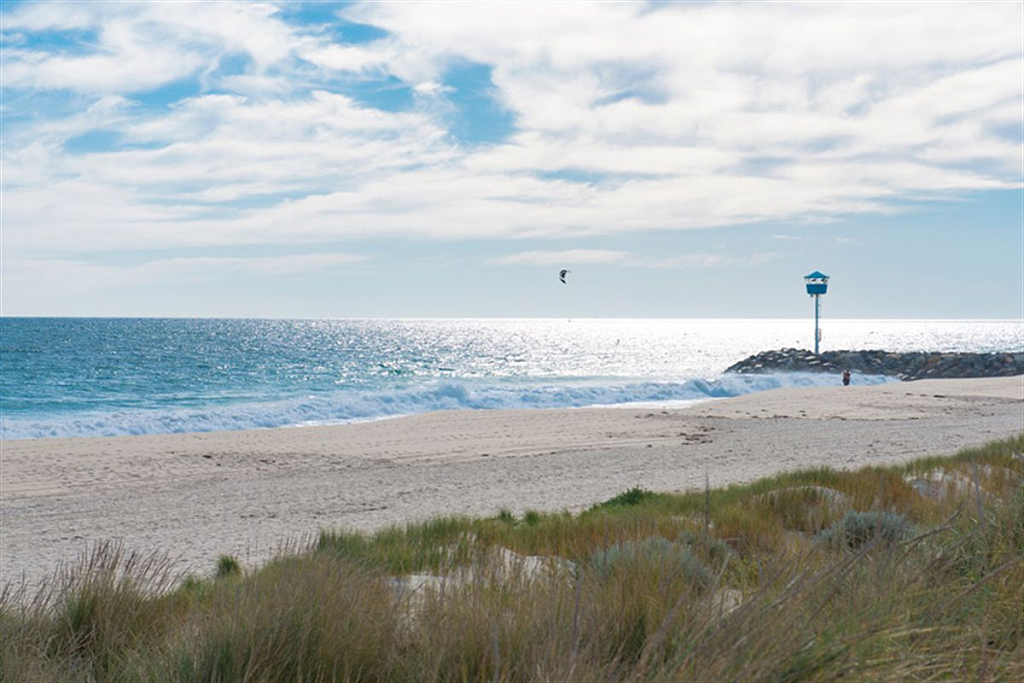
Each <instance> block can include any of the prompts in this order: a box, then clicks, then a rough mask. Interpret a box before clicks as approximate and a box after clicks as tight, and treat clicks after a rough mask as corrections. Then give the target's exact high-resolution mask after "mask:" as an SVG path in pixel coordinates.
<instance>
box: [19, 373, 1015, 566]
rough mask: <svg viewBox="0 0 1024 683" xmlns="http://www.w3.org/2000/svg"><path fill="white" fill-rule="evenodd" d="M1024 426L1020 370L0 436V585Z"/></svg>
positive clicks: (943, 443)
mask: <svg viewBox="0 0 1024 683" xmlns="http://www.w3.org/2000/svg"><path fill="white" fill-rule="evenodd" d="M1021 431H1024V376H1018V377H1008V378H999V379H968V380H962V379H961V380H926V381H919V382H905V383H893V384H887V385H879V386H872V387H841V386H840V387H827V388H810V389H780V390H776V391H770V392H764V393H759V394H752V395H749V396H744V397H740V398H735V399H726V400H721V401H713V402H708V403H702V404H698V405H696V406H693V407H690V408H688V409H683V410H658V409H650V408H645V409H635V408H634V409H603V408H593V409H578V410H500V411H452V412H436V413H429V414H426V415H418V416H413V417H406V418H400V419H395V420H385V421H381V422H371V423H364V424H353V425H344V426H337V427H308V428H300V429H272V430H252V431H241V432H213V433H203V434H174V435H153V436H136V437H116V438H80V439H40V440H27V441H4V442H0V448H2V455H0V531H2V537H0V538H2V549H0V562H2V566H0V582H7V581H12V580H20V579H21V578H22V577H25V578H26V579H27V580H29V581H30V582H35V581H37V580H39V578H41V576H42V575H44V574H46V573H49V572H50V571H52V570H53V569H54V568H55V567H56V566H57V564H58V563H59V562H60V561H62V560H69V559H72V558H74V557H75V555H76V554H77V553H79V552H80V551H82V550H83V549H84V548H85V547H86V546H87V544H93V543H96V542H98V541H101V540H104V539H112V538H114V539H121V540H122V541H123V542H124V543H125V545H126V546H127V547H129V548H133V549H138V550H142V551H146V552H149V551H159V552H166V553H168V554H170V555H171V556H172V557H177V558H180V559H181V562H182V567H183V568H188V569H192V570H198V571H204V572H208V571H209V570H210V569H211V568H212V567H213V562H214V560H215V558H216V557H217V556H218V555H219V554H221V553H232V554H235V555H237V556H238V557H240V558H242V560H243V562H244V563H245V562H248V563H255V562H258V561H261V560H263V559H266V558H267V557H268V556H270V555H271V554H272V553H273V552H274V551H275V549H277V548H278V547H279V546H280V544H282V543H283V542H285V541H288V540H297V539H300V538H303V537H304V538H309V537H311V536H312V535H313V534H315V533H316V532H317V531H318V529H320V528H324V527H329V528H351V529H363V530H371V529H376V528H380V527H382V526H385V525H388V524H393V523H403V522H407V521H412V520H416V519H422V518H424V517H429V516H433V515H438V514H470V515H493V514H496V513H497V511H498V510H499V509H500V508H503V507H505V508H508V509H510V510H512V511H513V512H516V513H522V512H523V511H524V510H526V509H530V508H533V509H537V510H546V511H547V510H561V509H569V510H573V511H575V510H579V509H582V508H584V507H587V506H590V505H592V504H594V503H596V502H599V501H601V500H604V499H606V498H609V497H611V496H613V495H615V494H617V493H619V492H621V491H623V490H625V489H627V488H629V487H632V486H642V487H645V488H649V489H653V490H660V491H672V490H683V489H687V488H694V487H701V486H703V483H704V476H705V472H707V474H708V476H709V477H710V480H711V484H712V486H720V485H724V484H728V483H733V482H741V481H748V480H751V479H755V478H758V477H762V476H765V475H768V474H771V473H774V472H779V471H782V470H791V469H795V468H801V467H809V466H818V465H828V466H832V467H838V468H856V467H861V466H863V465H871V464H887V463H897V462H901V461H905V460H910V459H912V458H916V457H919V456H924V455H932V454H946V453H951V452H953V451H955V450H957V449H959V448H963V447H966V446H972V445H977V444H981V443H984V442H986V441H989V440H992V439H1001V438H1006V437H1008V436H1010V435H1012V434H1014V433H1017V432H1021Z"/></svg>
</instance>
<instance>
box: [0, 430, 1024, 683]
mask: <svg viewBox="0 0 1024 683" xmlns="http://www.w3.org/2000/svg"><path fill="white" fill-rule="evenodd" d="M1021 452H1024V435H1021V436H1018V437H1016V438H1014V439H1011V440H1009V441H1006V442H1000V443H994V444H990V445H989V446H986V447H984V448H979V449H973V450H970V451H964V452H961V453H959V454H957V455H955V456H951V457H945V458H930V459H928V460H926V461H918V462H916V463H911V464H910V465H906V466H900V467H893V468H871V469H864V470H858V471H856V472H839V471H833V470H824V469H821V470H808V471H801V472H794V473H789V474H784V475H779V476H776V477H772V478H769V479H764V480H760V481H757V482H754V483H752V484H749V485H745V486H732V487H729V488H726V489H714V490H712V489H709V490H707V491H694V492H690V493H684V494H661V493H659V494H655V493H651V492H647V491H642V490H640V489H633V490H631V491H627V492H625V493H624V494H622V495H620V496H617V497H616V498H614V499H612V500H610V501H608V502H607V504H602V505H597V506H595V507H593V508H591V509H590V510H587V511H586V512H583V513H581V514H578V515H570V514H568V513H556V514H543V513H536V512H534V513H532V514H530V515H528V516H524V517H523V518H522V519H517V518H516V517H515V516H514V515H512V514H511V513H510V512H507V511H505V512H503V513H502V514H500V515H498V516H497V517H495V518H491V519H470V518H461V517H453V518H441V519H436V520H432V521H430V522H427V523H423V524H414V525H408V526H405V527H395V528H391V529H386V530H384V531H381V532H379V533H377V534H374V535H372V536H370V535H363V534H353V533H345V532H331V531H324V532H322V533H321V534H320V536H319V538H318V539H317V541H316V542H315V543H313V544H311V545H309V546H308V547H303V548H299V549H297V550H296V551H294V552H291V553H289V554H287V555H282V556H281V557H279V558H277V559H275V560H274V561H272V562H270V563H269V564H267V565H266V566H264V567H262V568H259V569H255V570H246V569H245V568H241V567H239V566H238V565H237V563H234V562H233V561H231V562H228V561H227V560H222V561H221V564H220V569H219V570H217V569H216V568H214V567H211V573H210V576H209V577H208V578H197V577H194V576H189V577H184V576H178V575H176V574H175V573H174V572H173V571H171V569H170V567H169V565H168V564H167V563H165V562H162V561H160V560H159V559H155V558H152V557H142V556H138V555H133V554H131V553H128V552H126V551H124V550H123V549H121V548H119V547H117V546H111V545H104V546H100V547H98V548H97V549H95V551H94V552H93V553H91V554H90V555H88V556H86V557H84V558H83V559H82V561H81V562H80V563H78V564H76V565H73V566H70V567H67V568H65V569H64V570H63V571H62V572H60V573H59V574H58V575H55V576H54V577H53V578H52V579H51V580H50V581H49V582H48V583H47V584H46V585H45V586H44V587H43V588H42V589H41V590H39V591H37V592H32V593H31V594H30V593H29V592H27V591H26V590H24V589H19V588H18V587H15V586H7V587H5V588H4V589H3V592H2V595H0V678H2V680H3V681H11V682H15V681H44V680H45V681H51V680H52V681H152V680H161V681H165V680H166V681H211V682H212V681H278V680H289V681H426V680H458V681H462V680H468V681H528V680H550V681H562V680H572V681H592V680H610V681H620V680H621V681H644V680H680V681H712V680H715V681H717V680H779V681H805V680H806V681H824V680H837V679H844V678H845V679H850V678H853V679H858V680H921V681H928V680H994V681H995V680H1005V681H1012V680H1022V679H1024V615H1022V605H1024V492H1022V491H1024V489H1022V485H1021V484H1022V481H1024V480H1022V476H1024V460H1021V459H1020V458H1019V457H1014V456H1013V455H1012V453H1021ZM936 470H944V471H946V472H947V473H948V474H949V476H954V475H955V476H958V477H961V478H963V479H964V481H969V483H970V486H969V487H966V488H962V489H961V490H958V491H952V492H951V495H946V496H936V497H931V498H929V497H925V496H922V495H920V494H919V493H917V492H916V491H915V490H914V489H913V487H912V486H911V485H910V484H909V483H908V481H907V478H908V477H913V476H916V475H919V474H921V473H923V472H930V471H936ZM953 494H957V495H953ZM837 539H839V541H837ZM509 551H511V552H509ZM512 553H516V554H518V555H513V554H512ZM530 555H540V556H544V557H546V558H557V559H549V560H547V561H544V560H530V559H529V558H528V557H527V556H530ZM510 558H513V560H514V561H513V564H514V565H515V566H513V567H511V568H510V566H509V562H510ZM229 559H230V558H229ZM228 565H230V566H228ZM412 575H414V576H412Z"/></svg>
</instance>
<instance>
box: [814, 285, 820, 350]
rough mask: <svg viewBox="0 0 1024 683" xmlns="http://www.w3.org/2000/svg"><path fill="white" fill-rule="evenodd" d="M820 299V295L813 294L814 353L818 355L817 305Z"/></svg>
mask: <svg viewBox="0 0 1024 683" xmlns="http://www.w3.org/2000/svg"><path fill="white" fill-rule="evenodd" d="M820 301H821V295H820V294H815V295H814V355H815V356H817V355H818V306H819V303H820Z"/></svg>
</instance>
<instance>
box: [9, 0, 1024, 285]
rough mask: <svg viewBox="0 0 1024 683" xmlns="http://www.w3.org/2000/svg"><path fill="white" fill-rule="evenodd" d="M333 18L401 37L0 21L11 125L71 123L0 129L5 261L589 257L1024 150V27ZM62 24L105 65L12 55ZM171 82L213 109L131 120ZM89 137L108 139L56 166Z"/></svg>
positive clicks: (270, 26)
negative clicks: (496, 248) (137, 256)
mask: <svg viewBox="0 0 1024 683" xmlns="http://www.w3.org/2000/svg"><path fill="white" fill-rule="evenodd" d="M344 12H345V14H346V16H347V17H349V18H351V19H353V20H357V21H360V22H363V23H368V24H372V25H375V26H378V27H381V28H383V29H385V30H386V31H387V32H388V36H387V37H386V38H384V39H381V40H376V41H373V42H370V43H364V44H359V45H355V44H340V43H335V42H332V41H331V38H330V34H328V33H322V32H317V31H307V30H304V29H303V28H302V27H298V26H294V25H290V24H288V23H287V22H286V19H285V18H284V15H283V14H282V13H281V12H280V11H279V7H277V6H275V5H273V4H267V3H200V4H178V3H96V4H86V3H71V4H67V5H64V4H55V3H36V4H26V5H20V6H17V7H16V8H15V9H14V10H13V11H10V12H6V13H5V14H4V31H5V38H11V45H12V46H13V47H12V48H11V49H10V50H9V51H8V52H7V55H8V56H7V58H6V59H5V65H4V74H3V75H4V82H5V88H6V89H13V90H14V91H17V92H18V93H22V94H23V96H24V98H25V99H20V100H19V99H18V98H11V97H8V98H7V100H8V108H11V107H13V108H14V109H15V110H17V108H18V107H19V106H21V107H25V108H30V107H31V106H32V104H31V103H32V100H31V96H32V95H33V94H36V95H38V94H41V93H43V94H45V93H51V92H53V91H54V90H69V91H73V92H74V93H75V94H76V95H75V96H76V97H77V98H79V100H80V101H81V102H82V106H81V107H78V108H75V109H74V111H73V112H72V113H68V114H57V115H55V116H47V115H46V113H47V112H45V111H43V112H42V114H43V115H42V116H35V115H33V116H27V114H28V112H26V111H20V112H19V111H15V112H14V113H15V114H20V115H21V116H20V117H18V116H15V117H14V118H13V119H11V118H9V119H8V120H9V121H11V122H10V123H8V124H7V126H6V129H5V152H4V166H5V169H4V170H5V189H4V241H5V247H6V248H7V250H8V253H9V254H10V253H13V254H15V257H16V258H28V257H32V256H36V257H38V256H40V255H42V256H47V255H49V252H50V250H52V249H53V247H54V245H60V246H61V248H62V249H65V250H76V249H77V250H83V251H84V250H91V249H113V248H141V247H147V248H152V247H174V246H208V245H234V244H239V243H253V244H256V243H262V244H296V243H303V242H323V241H329V240H332V239H343V238H358V237H368V236H373V237H376V236H402V235H412V236H416V237H427V238H440V239H466V238H477V237H482V238H511V237H517V238H522V237H536V238H543V237H565V236H583V237H585V236H588V235H597V234H610V233H622V232H630V231H638V230H682V229H688V228H707V227H714V226H720V225H729V224H735V223H740V222H743V223H749V222H756V221H780V220H794V221H807V220H829V219H831V218H834V217H836V216H838V215H841V214H844V213H856V212H883V211H892V210H894V209H893V204H892V202H894V201H898V200H900V199H901V198H907V197H912V198H915V199H921V198H927V197H935V196H939V197H950V196H956V195H958V194H962V193H968V192H973V191H978V190H986V189H999V188H1015V187H1019V186H1020V174H1019V161H1020V140H1019V136H1017V135H1016V134H1014V135H1007V133H1006V130H1017V128H1015V126H1017V124H1019V121H1020V118H1021V114H1022V104H1021V102H1022V96H1024V92H1022V91H1024V88H1022V85H1021V82H1022V77H1021V76H1022V73H1024V71H1022V69H1024V66H1022V65H1024V60H1022V58H1021V47H1022V41H1021V37H1020V25H1021V8H1020V7H1019V6H1017V5H1014V4H998V3H988V4H975V5H949V4H915V3H904V4H889V5H867V6H863V5H855V4H831V3H830V4H824V3H822V4H766V5H750V4H735V3H730V4H716V3H712V4H688V3H678V4H671V3H666V4H658V5H654V6H646V5H639V4H633V3H594V4H589V3H587V4H581V3H547V4H535V3H528V4H514V3H477V4H472V3H471V4H465V3H459V4H450V3H363V4H358V5H355V6H353V7H350V8H348V9H346V10H345V11H344ZM65 29H75V30H87V31H95V32H96V44H95V45H93V46H91V47H90V46H86V47H83V48H82V49H81V50H78V51H61V50H56V49H54V50H50V51H47V50H46V49H44V48H42V47H39V44H38V43H34V45H35V47H31V48H28V47H25V45H28V44H30V43H25V42H24V41H22V42H21V43H19V42H18V40H16V38H17V37H18V36H19V35H28V34H31V33H32V32H33V31H40V30H56V31H59V30H65ZM232 55H245V56H246V59H247V60H248V61H247V62H246V65H245V68H244V73H233V74H227V75H225V74H221V73H220V71H219V70H218V67H219V66H220V65H221V64H222V63H223V62H224V61H225V60H227V59H228V58H229V57H231V56H232ZM467 62H474V63H480V64H484V65H486V66H488V67H490V68H491V69H492V71H491V73H492V78H493V81H494V88H493V94H494V95H495V96H496V97H497V98H498V99H499V100H500V104H501V106H503V107H505V108H507V110H508V111H510V112H511V113H512V114H513V115H514V117H515V132H514V134H513V135H511V137H510V138H508V139H507V140H503V141H500V142H499V143H497V144H492V145H483V146H478V147H473V146H467V145H461V144H459V143H458V142H457V141H455V140H454V139H453V138H452V137H451V136H450V135H449V132H450V131H449V130H448V128H447V125H448V122H447V120H446V118H445V117H446V116H447V115H449V114H450V113H451V108H450V107H449V108H446V107H444V106H442V104H443V101H444V99H445V98H446V97H448V96H450V95H451V94H452V89H453V88H452V86H451V85H450V84H447V83H446V82H445V73H446V71H447V69H448V68H449V67H451V66H452V65H455V64H465V63H467ZM382 75H387V76H390V77H393V78H395V79H398V81H399V82H400V83H401V84H402V85H404V86H406V87H408V88H411V89H412V90H413V92H415V93H417V94H416V98H415V102H416V104H415V105H414V106H413V108H412V109H410V110H409V111H406V112H402V113H395V112H387V111H380V110H378V109H374V108H371V107H369V106H366V105H361V104H359V103H358V102H357V101H356V100H355V99H353V97H351V96H346V95H345V94H343V93H344V92H345V88H346V86H347V85H349V84H351V83H362V82H365V80H366V79H373V78H377V77H380V76H382ZM183 76H194V77H196V78H199V79H200V80H201V81H202V83H203V84H204V85H205V87H207V88H209V89H212V88H216V90H217V91H218V93H219V94H201V95H197V96H193V97H190V98H187V99H184V100H182V101H180V102H178V103H175V104H173V105H171V106H169V107H166V108H153V107H143V106H139V105H138V104H137V103H136V102H135V101H134V100H133V95H132V93H133V92H136V91H137V90H139V89H145V88H152V87H157V86H159V85H162V84H165V83H170V82H172V81H175V80H177V79H180V78H182V77H183ZM456 89H457V88H456ZM19 103H21V104H19ZM93 130H104V131H108V132H111V133H113V134H115V135H116V136H117V137H118V140H119V144H118V145H116V146H115V147H114V148H113V149H98V150H95V151H92V152H89V153H71V152H69V151H68V150H67V149H66V147H65V143H66V142H67V141H68V140H70V139H73V138H75V137H76V136H78V135H80V134H82V133H86V132H89V131H93ZM780 239H781V237H780ZM581 251H582V252H586V253H591V254H592V255H593V254H601V253H604V252H602V250H581ZM524 253H534V254H545V253H558V252H524ZM611 253H614V252H611ZM592 257H593V256H592ZM509 258H511V257H509ZM524 258H525V257H524ZM537 258H541V257H540V256H538V257H537ZM553 258H554V257H553ZM580 258H583V256H580ZM594 258H602V257H601V256H597V257H594ZM604 258H610V257H609V256H607V254H606V255H605V256H604ZM714 258H717V257H714V256H708V255H704V256H699V257H693V256H690V257H686V256H684V257H679V259H677V260H675V261H672V259H670V258H666V259H665V263H673V264H674V265H672V266H671V267H703V266H702V265H701V264H710V265H714V263H713V261H714ZM721 258H727V257H725V256H722V257H721ZM687 259H689V260H687ZM701 259H704V260H703V261H702V260H701ZM560 262H564V261H560ZM589 262H594V261H589ZM605 262H612V261H605ZM616 262H618V261H616ZM732 265H739V264H732ZM665 267H669V266H665Z"/></svg>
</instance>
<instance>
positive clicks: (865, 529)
mask: <svg viewBox="0 0 1024 683" xmlns="http://www.w3.org/2000/svg"><path fill="white" fill-rule="evenodd" d="M909 529H910V525H909V523H908V522H907V518H906V517H904V516H903V515H901V514H898V513H895V512H874V511H872V512H848V513H847V514H846V516H845V517H843V518H842V519H841V520H839V521H838V522H836V523H835V524H833V525H832V526H830V527H829V528H828V529H825V530H824V531H822V532H821V533H820V534H819V536H820V538H821V539H822V540H823V541H825V542H826V543H829V544H832V545H838V546H841V547H846V548H849V549H851V550H856V549H858V548H860V547H861V546H863V545H864V544H865V543H869V542H871V541H874V540H876V539H877V540H878V542H879V543H882V544H885V545H892V544H894V543H898V542H899V541H901V540H903V538H904V537H905V536H906V535H907V532H908V531H909Z"/></svg>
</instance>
